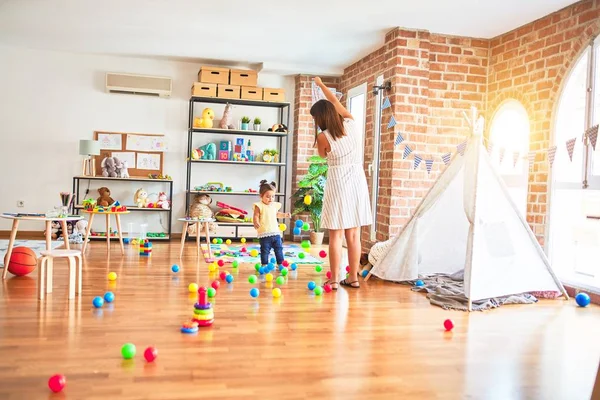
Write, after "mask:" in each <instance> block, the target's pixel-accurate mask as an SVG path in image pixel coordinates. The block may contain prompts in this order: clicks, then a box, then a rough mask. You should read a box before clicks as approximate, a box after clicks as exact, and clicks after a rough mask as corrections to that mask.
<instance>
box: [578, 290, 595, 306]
mask: <svg viewBox="0 0 600 400" xmlns="http://www.w3.org/2000/svg"><path fill="white" fill-rule="evenodd" d="M575 301H576V302H577V304H578V305H579V307H587V306H588V305H589V304H590V301H591V300H590V296H588V294H587V293H579V294H577V296H575Z"/></svg>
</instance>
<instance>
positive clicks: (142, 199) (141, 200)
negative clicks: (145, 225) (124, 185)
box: [133, 188, 148, 208]
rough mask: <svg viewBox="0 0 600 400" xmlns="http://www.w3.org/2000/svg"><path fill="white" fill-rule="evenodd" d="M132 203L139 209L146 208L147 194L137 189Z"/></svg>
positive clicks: (141, 189)
mask: <svg viewBox="0 0 600 400" xmlns="http://www.w3.org/2000/svg"><path fill="white" fill-rule="evenodd" d="M133 202H134V204H135V205H136V206H137V207H139V208H143V207H147V206H148V192H146V191H145V190H144V189H143V188H139V189H138V190H137V191H136V192H135V194H134V195H133Z"/></svg>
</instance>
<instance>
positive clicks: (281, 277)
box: [275, 276, 285, 285]
mask: <svg viewBox="0 0 600 400" xmlns="http://www.w3.org/2000/svg"><path fill="white" fill-rule="evenodd" d="M275 283H276V284H278V285H283V284H284V283H285V278H284V277H283V276H280V277H278V278H277V279H275Z"/></svg>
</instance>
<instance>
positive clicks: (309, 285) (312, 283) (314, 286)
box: [307, 281, 317, 290]
mask: <svg viewBox="0 0 600 400" xmlns="http://www.w3.org/2000/svg"><path fill="white" fill-rule="evenodd" d="M307 286H308V290H315V288H316V287H317V284H316V283H314V282H313V281H310V282H308V285H307Z"/></svg>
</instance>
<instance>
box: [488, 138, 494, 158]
mask: <svg viewBox="0 0 600 400" xmlns="http://www.w3.org/2000/svg"><path fill="white" fill-rule="evenodd" d="M487 151H488V154H489V155H492V151H494V143H493V142H492V141H491V140H490V141H488V144H487Z"/></svg>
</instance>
